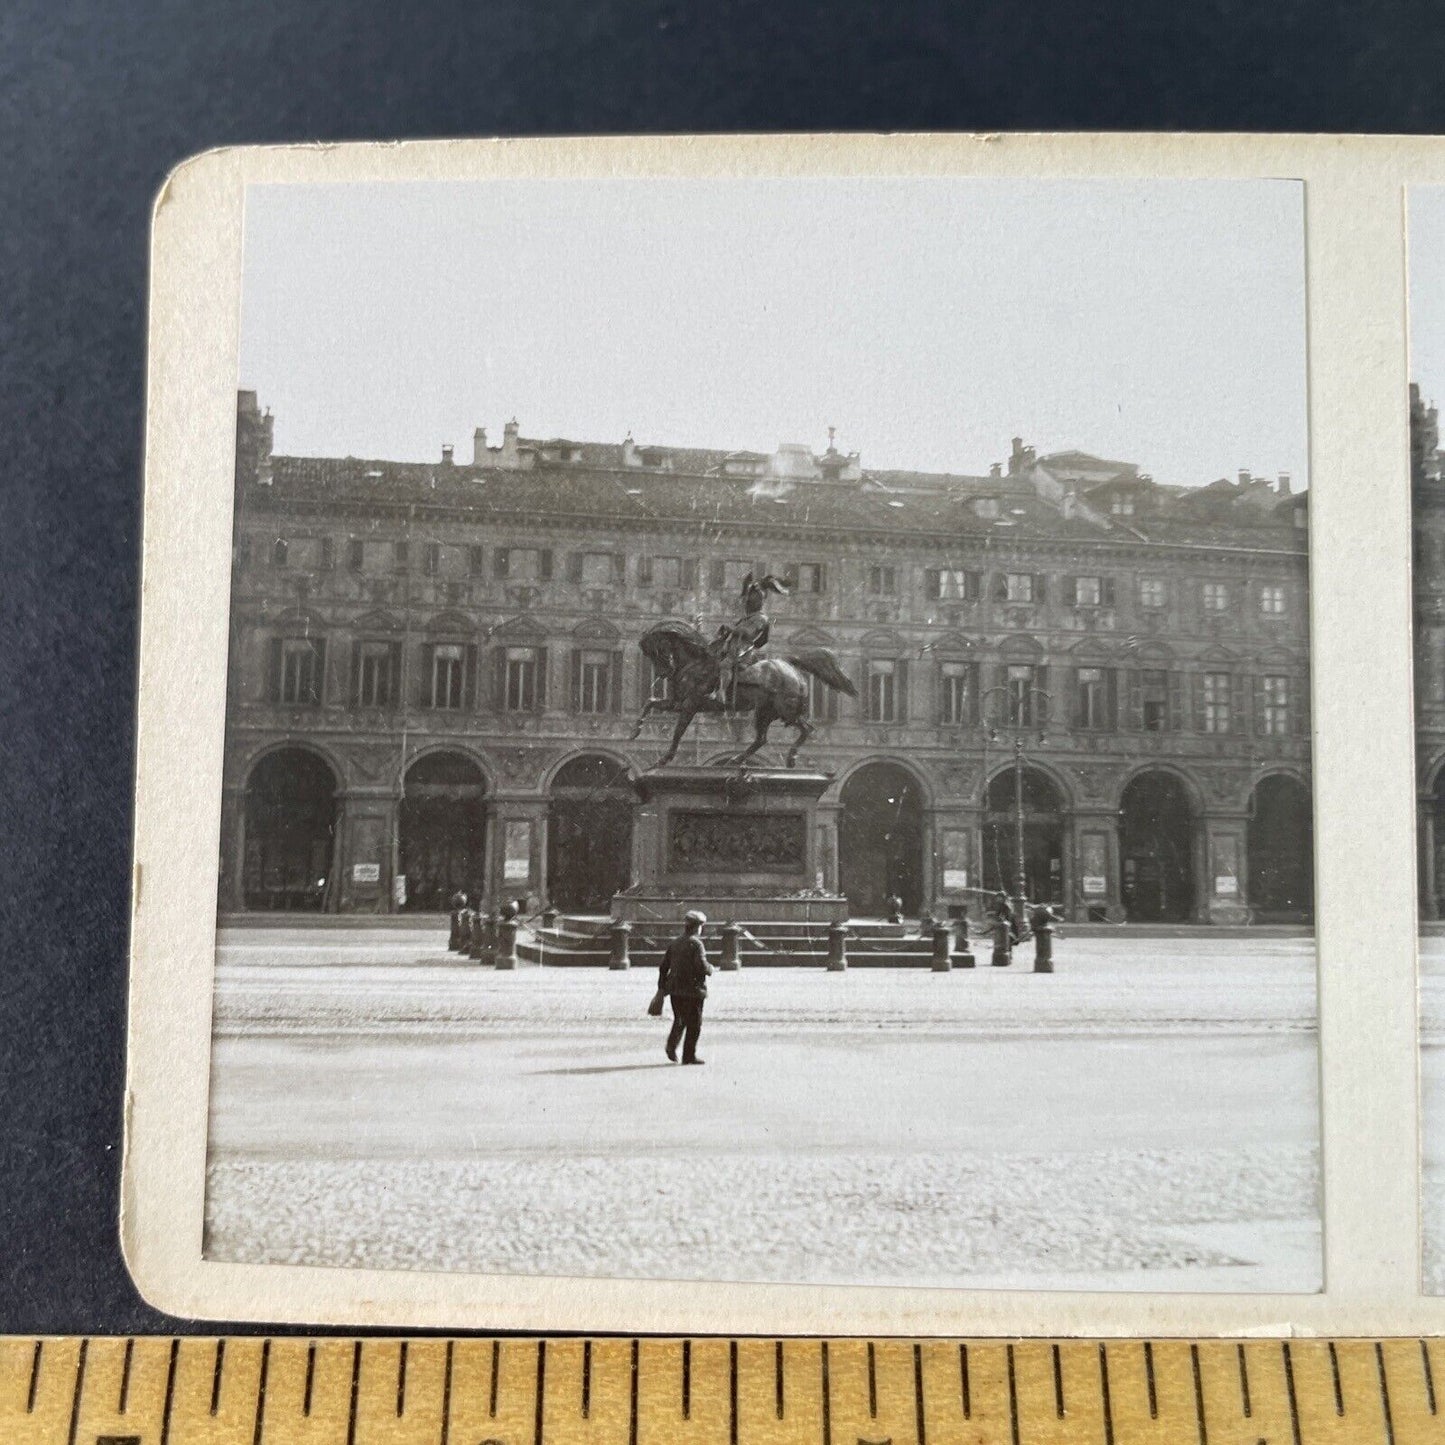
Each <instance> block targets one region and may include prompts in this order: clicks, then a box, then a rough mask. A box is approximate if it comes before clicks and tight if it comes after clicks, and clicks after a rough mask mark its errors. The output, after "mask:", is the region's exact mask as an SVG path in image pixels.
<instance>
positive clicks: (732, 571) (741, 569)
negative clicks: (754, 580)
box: [721, 558, 758, 592]
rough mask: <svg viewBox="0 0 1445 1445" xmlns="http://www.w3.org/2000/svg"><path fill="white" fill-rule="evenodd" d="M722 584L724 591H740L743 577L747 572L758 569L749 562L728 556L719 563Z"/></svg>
mask: <svg viewBox="0 0 1445 1445" xmlns="http://www.w3.org/2000/svg"><path fill="white" fill-rule="evenodd" d="M721 567H722V585H723V591H725V592H741V591H742V586H743V578H744V577H746V576H747V575H748V573H749V572H756V571H757V570H758V569H757V568H756V567H755V566H754V564H753V563H751V562H739V561H738V560H737V559H736V558H730V559H729V560H728V561H726V562H723V563H722V564H721Z"/></svg>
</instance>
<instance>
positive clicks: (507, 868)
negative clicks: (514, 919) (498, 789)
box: [487, 793, 547, 904]
mask: <svg viewBox="0 0 1445 1445" xmlns="http://www.w3.org/2000/svg"><path fill="white" fill-rule="evenodd" d="M490 827H491V832H492V842H491V845H490V846H489V848H488V850H487V851H488V854H489V855H490V856H489V858H488V872H487V897H488V899H489V900H492V901H494V902H495V903H498V904H500V903H501V902H502V900H503V899H508V898H511V899H521V900H526V901H528V902H529V903H531V904H538V903H540V901H541V900H542V899H543V898H544V897H545V896H546V891H547V876H546V875H547V800H546V798H539V797H536V796H535V795H533V794H526V795H520V796H519V795H515V794H514V795H510V796H509V795H507V794H505V793H502V794H498V795H497V797H496V798H495V799H494V800H493V805H492V811H491V824H490Z"/></svg>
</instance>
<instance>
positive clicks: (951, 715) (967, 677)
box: [938, 662, 978, 723]
mask: <svg viewBox="0 0 1445 1445" xmlns="http://www.w3.org/2000/svg"><path fill="white" fill-rule="evenodd" d="M938 673H939V693H940V698H939V703H940V706H939V721H940V722H943V723H969V722H972V721H973V720H974V711H973V700H974V697H975V696H976V694H977V691H978V689H977V688H976V687H975V685H974V681H975V675H976V673H977V665H976V664H975V663H972V662H944V663H940V664H939V669H938Z"/></svg>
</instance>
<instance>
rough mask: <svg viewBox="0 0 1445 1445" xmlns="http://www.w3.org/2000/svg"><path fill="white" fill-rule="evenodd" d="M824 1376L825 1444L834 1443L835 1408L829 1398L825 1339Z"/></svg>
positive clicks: (825, 1343) (825, 1341)
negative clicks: (833, 1408)
mask: <svg viewBox="0 0 1445 1445" xmlns="http://www.w3.org/2000/svg"><path fill="white" fill-rule="evenodd" d="M821 1368H822V1376H823V1445H833V1410H832V1401H831V1400H830V1398H829V1390H828V1342H827V1340H824V1341H823V1350H822V1367H821Z"/></svg>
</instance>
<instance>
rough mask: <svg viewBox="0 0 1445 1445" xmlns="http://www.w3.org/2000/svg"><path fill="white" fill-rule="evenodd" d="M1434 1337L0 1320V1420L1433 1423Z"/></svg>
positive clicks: (547, 1444) (1425, 1438)
mask: <svg viewBox="0 0 1445 1445" xmlns="http://www.w3.org/2000/svg"><path fill="white" fill-rule="evenodd" d="M1441 1350H1445V1343H1442V1342H1438V1341H1436V1342H1426V1341H1422V1340H1385V1341H1359V1340H1352V1341H1339V1342H1329V1341H1298V1340H1296V1341H1293V1342H1287V1343H1281V1342H1279V1341H1263V1340H1258V1341H1249V1342H1247V1343H1237V1342H1234V1341H1201V1342H1199V1343H1190V1342H1188V1341H1162V1340H1161V1341H1152V1342H1147V1343H1146V1342H1138V1341H1112V1342H1109V1343H1100V1342H1098V1341H1077V1340H1070V1341H1060V1342H1058V1343H1057V1344H1053V1343H1049V1342H1047V1341H1040V1340H1027V1341H1014V1342H1012V1343H1009V1342H1000V1341H969V1342H965V1343H959V1342H957V1341H937V1340H928V1341H920V1342H917V1343H914V1342H910V1341H897V1340H886V1341H867V1340H828V1341H821V1340H793V1339H790V1340H754V1339H744V1340H713V1339H708V1340H691V1341H684V1340H651V1339H648V1340H629V1339H598V1340H572V1339H552V1340H537V1339H499V1340H490V1339H466V1340H445V1339H421V1340H406V1341H401V1340H382V1339H367V1340H346V1339H321V1340H315V1341H310V1340H306V1339H293V1338H285V1339H260V1338H255V1339H252V1338H229V1339H223V1340H215V1339H184V1340H168V1339H155V1338H147V1339H135V1340H126V1339H99V1338H93V1339H47V1340H40V1341H37V1340H33V1339H4V1340H0V1442H3V1445H570V1442H578V1445H583V1442H585V1445H885V1442H886V1445H1080V1442H1088V1445H1364V1442H1370V1445H1374V1442H1383V1445H1432V1442H1440V1445H1445V1402H1440V1401H1437V1396H1436V1384H1435V1382H1436V1379H1437V1378H1438V1377H1439V1376H1438V1370H1439V1369H1440V1368H1441V1367H1445V1354H1437V1351H1441ZM1437 1406H1438V1407H1439V1408H1437Z"/></svg>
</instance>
